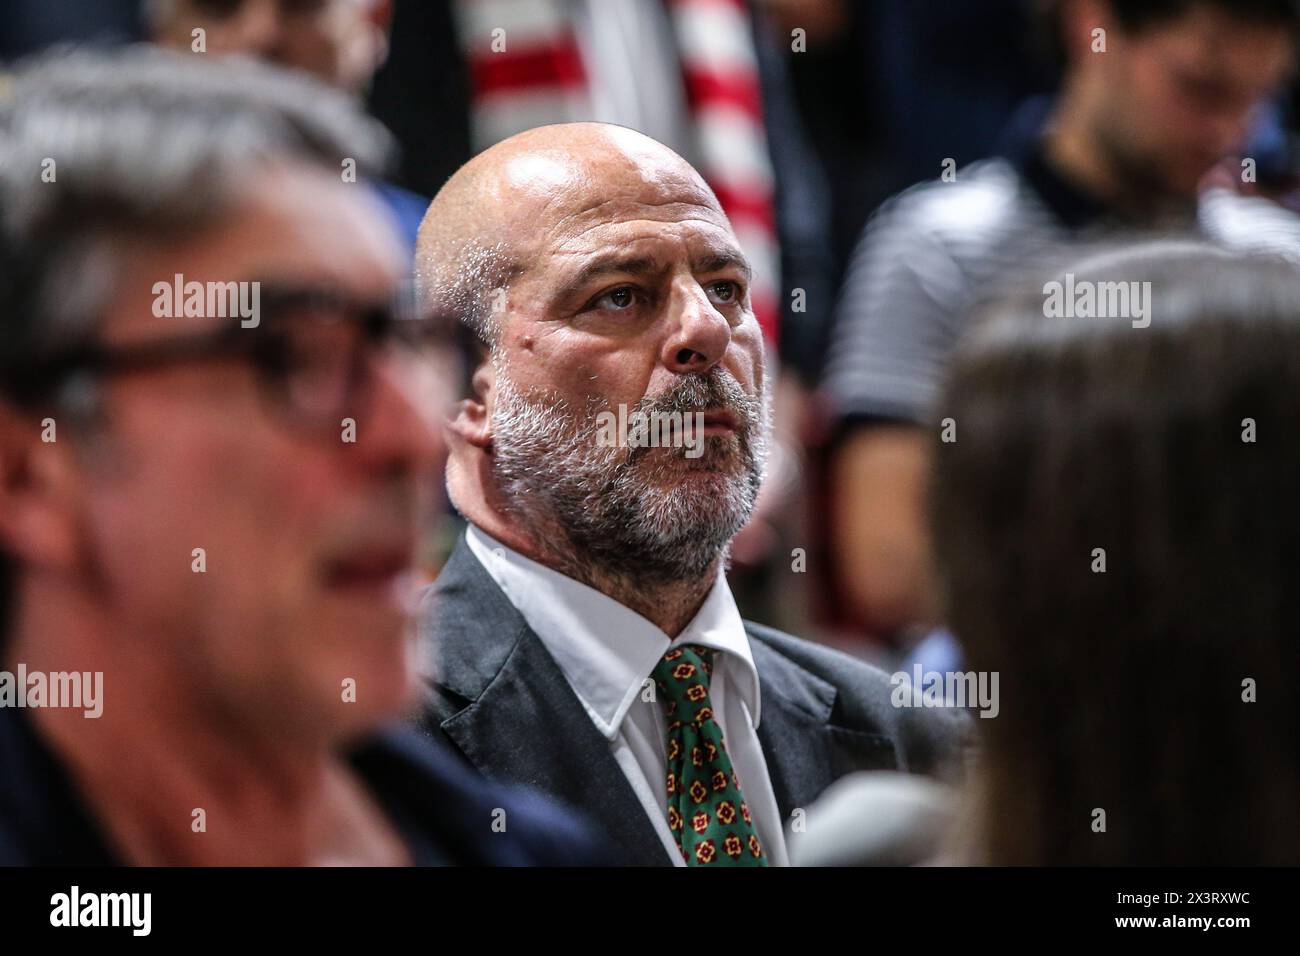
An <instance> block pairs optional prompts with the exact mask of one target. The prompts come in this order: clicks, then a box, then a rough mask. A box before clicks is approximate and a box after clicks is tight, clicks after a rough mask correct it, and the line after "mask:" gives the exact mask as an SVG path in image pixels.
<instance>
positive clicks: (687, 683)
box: [653, 644, 714, 724]
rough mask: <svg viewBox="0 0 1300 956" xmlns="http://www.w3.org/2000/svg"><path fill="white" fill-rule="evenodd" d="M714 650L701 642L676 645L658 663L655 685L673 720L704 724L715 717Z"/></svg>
mask: <svg viewBox="0 0 1300 956" xmlns="http://www.w3.org/2000/svg"><path fill="white" fill-rule="evenodd" d="M713 653H714V652H713V649H712V648H709V647H702V646H701V645H699V644H683V645H681V646H680V647H674V648H673V649H672V650H670V651H669V652H668V653H667V654H665V655H664V656H663V657H662V658H661V659H660V660H659V663H658V664H656V665H655V669H654V674H653V676H654V680H655V686H656V687H657V688H658V689H659V693H660V694H661V695H662V697H663V701H664V709H665V711H666V712H667V714H668V717H669V719H670V720H673V721H677V720H685V721H689V722H691V723H694V724H700V723H702V722H704V721H705V720H709V719H711V718H712V717H713V709H712V707H711V706H710V703H709V681H710V680H712V678H713Z"/></svg>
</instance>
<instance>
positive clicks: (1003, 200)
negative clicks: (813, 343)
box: [825, 151, 1300, 424]
mask: <svg viewBox="0 0 1300 956" xmlns="http://www.w3.org/2000/svg"><path fill="white" fill-rule="evenodd" d="M1178 234H1185V235H1190V236H1194V237H1199V238H1202V239H1208V240H1210V241H1212V242H1218V243H1221V244H1223V245H1226V246H1230V247H1233V248H1238V249H1243V250H1249V251H1260V252H1264V251H1267V252H1271V253H1273V254H1280V255H1283V256H1287V257H1289V258H1292V259H1295V260H1297V261H1300V217H1297V216H1295V215H1294V214H1293V213H1291V212H1289V211H1288V210H1286V209H1284V208H1282V207H1281V206H1278V205H1277V204H1275V203H1273V202H1271V201H1269V200H1267V199H1262V198H1248V197H1242V196H1238V195H1236V194H1235V193H1232V192H1229V191H1226V190H1214V191H1211V192H1208V193H1206V194H1205V195H1204V196H1203V197H1202V198H1201V200H1200V201H1199V204H1198V205H1197V206H1196V207H1195V208H1194V209H1192V208H1189V209H1188V210H1187V215H1186V217H1185V218H1183V219H1173V220H1164V221H1161V222H1149V223H1144V224H1143V225H1142V227H1141V228H1140V229H1139V228H1135V227H1134V225H1133V224H1132V223H1131V222H1130V223H1125V222H1122V221H1121V220H1120V219H1118V218H1117V217H1115V216H1113V215H1111V214H1110V213H1109V212H1108V211H1107V210H1106V209H1105V208H1104V207H1102V206H1101V205H1099V204H1096V203H1094V202H1093V201H1092V200H1090V199H1088V198H1087V197H1085V196H1083V195H1082V194H1081V193H1079V192H1078V191H1077V190H1075V189H1074V188H1073V187H1071V186H1069V185H1068V184H1066V183H1065V182H1064V180H1062V179H1060V177H1059V176H1057V175H1056V174H1055V173H1054V172H1052V171H1051V170H1050V169H1049V168H1048V167H1047V164H1046V161H1045V160H1044V158H1043V156H1042V153H1041V151H1032V152H1031V153H1030V154H1029V155H1028V156H1027V157H1026V158H1025V160H1024V161H1022V162H1019V163H1015V162H1012V161H1010V160H1008V159H1003V158H995V159H988V160H984V161H981V162H979V163H975V164H973V165H971V166H969V167H966V168H964V169H962V170H959V171H958V173H957V176H956V178H955V180H954V181H953V182H927V183H923V184H921V185H918V186H914V187H912V188H911V189H909V190H907V191H905V192H903V193H901V194H899V195H898V196H896V197H894V198H893V199H891V200H889V201H888V202H887V203H885V205H883V206H882V207H881V208H880V210H879V211H878V212H877V213H876V215H875V216H874V217H873V218H872V220H871V222H869V223H868V225H867V227H866V229H865V231H864V233H863V237H862V240H861V241H860V243H859V245H858V249H857V251H856V252H855V253H854V258H853V261H852V263H851V265H850V268H849V271H848V275H847V277H846V279H845V283H844V288H843V290H842V293H841V299H840V304H839V309H838V314H837V316H836V321H835V328H834V331H833V335H832V339H831V348H830V350H829V353H828V359H827V365H826V375H825V388H826V391H827V393H828V396H829V398H830V400H831V403H832V406H833V410H834V413H835V415H836V417H837V418H838V419H839V420H840V421H841V422H851V421H855V420H858V421H861V420H876V419H885V420H894V421H905V422H913V423H917V424H924V423H925V422H926V421H928V420H929V418H930V411H931V406H932V404H933V402H934V401H935V399H936V397H937V393H938V389H939V386H940V383H941V379H942V375H943V370H944V367H945V365H946V363H947V361H948V357H949V355H950V354H951V353H952V350H953V348H954V347H955V345H956V343H957V341H958V339H959V338H960V336H961V333H962V330H963V328H964V326H965V323H966V320H967V317H968V316H969V315H971V314H972V312H973V311H975V310H977V309H978V307H979V306H980V305H981V304H982V303H983V302H986V301H987V300H989V299H990V298H994V297H996V296H998V295H999V294H1001V293H1003V292H1006V291H1008V290H1009V289H1010V288H1012V287H1016V286H1022V285H1026V284H1028V283H1029V282H1031V281H1037V282H1039V283H1042V282H1046V281H1048V280H1050V279H1051V278H1054V277H1056V276H1057V275H1058V274H1059V273H1061V272H1063V271H1064V269H1063V268H1061V267H1062V265H1063V264H1065V263H1066V262H1068V259H1067V256H1069V255H1071V254H1078V253H1081V252H1083V251H1085V250H1087V249H1089V248H1092V247H1095V245H1096V244H1097V243H1100V242H1102V241H1104V240H1110V241H1115V240H1135V239H1140V238H1142V237H1143V236H1146V237H1148V238H1150V237H1152V236H1155V235H1159V236H1165V237H1167V236H1170V235H1178Z"/></svg>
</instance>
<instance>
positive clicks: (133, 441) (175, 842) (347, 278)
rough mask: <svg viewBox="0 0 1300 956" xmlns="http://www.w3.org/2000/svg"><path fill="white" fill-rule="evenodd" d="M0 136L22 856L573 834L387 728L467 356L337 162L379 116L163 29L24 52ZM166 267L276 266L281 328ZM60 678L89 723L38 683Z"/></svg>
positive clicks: (3, 529) (7, 720)
mask: <svg viewBox="0 0 1300 956" xmlns="http://www.w3.org/2000/svg"><path fill="white" fill-rule="evenodd" d="M0 129H2V130H3V131H4V135H3V137H0V142H3V146H2V147H0V201H2V202H3V210H2V220H3V228H2V229H0V238H2V239H3V243H2V244H0V277H2V279H0V319H2V320H3V323H4V330H3V335H4V343H5V344H4V353H3V358H2V360H0V560H2V561H3V565H4V568H3V577H4V582H3V583H4V592H5V593H4V598H3V606H4V620H3V622H0V623H2V630H0V634H2V635H3V636H2V637H0V677H4V676H8V678H9V681H8V688H9V690H10V691H11V693H10V695H9V697H8V698H6V697H4V696H3V695H0V863H5V864H23V865H29V864H53V863H59V864H98V863H128V864H199V865H207V864H221V865H232V864H233V865H243V864H255V865H256V864H264V865H304V864H321V863H324V864H333V863H361V864H408V863H452V862H462V863H500V864H527V863H543V862H545V863H560V862H567V861H570V860H573V859H578V858H581V857H582V854H583V853H584V852H585V849H584V848H585V847H586V846H587V845H588V844H587V843H586V842H585V837H584V835H583V831H582V829H581V827H580V826H579V825H578V824H576V823H574V822H573V821H572V820H571V819H570V818H569V817H568V816H567V814H565V813H563V812H562V811H559V810H557V809H554V808H553V807H551V806H550V805H548V804H546V803H544V802H542V801H540V800H539V799H538V798H536V797H532V796H528V795H521V794H503V793H499V792H497V791H496V790H494V789H492V788H490V787H489V786H488V785H486V784H484V783H482V782H481V781H480V780H479V778H477V777H474V776H472V775H471V774H470V773H469V772H468V771H466V770H464V769H463V768H462V767H461V766H460V765H459V764H458V763H457V762H455V761H452V760H450V759H449V758H447V757H445V756H444V755H443V754H442V752H441V751H438V750H434V749H431V747H430V745H429V744H428V743H427V742H426V741H423V740H420V739H418V738H417V737H414V736H412V732H410V731H403V730H388V729H385V728H386V727H387V725H388V724H389V722H391V721H394V720H397V719H399V718H400V717H402V716H403V715H404V714H405V712H406V711H407V709H408V707H409V706H410V705H411V703H412V702H413V700H414V697H413V695H414V693H415V691H416V687H417V684H416V679H415V674H416V668H415V661H414V660H413V644H412V641H411V640H410V635H409V633H408V628H407V623H408V612H409V611H410V606H409V600H410V597H411V591H410V587H411V585H412V583H413V582H410V581H409V580H408V577H409V575H408V569H409V568H410V566H411V564H412V548H413V542H414V540H415V532H416V528H417V526H418V524H419V522H420V519H421V515H422V514H423V512H424V510H425V507H426V505H427V502H426V501H424V500H423V499H424V498H427V497H431V496H432V494H433V491H434V489H436V487H437V484H438V483H437V481H436V480H435V477H434V476H435V474H436V472H437V469H438V468H439V467H440V465H441V462H442V459H443V448H442V446H441V443H440V441H439V440H438V438H437V431H436V429H435V428H433V427H431V422H432V420H433V416H434V415H436V414H437V412H438V409H439V408H440V406H441V404H442V401H443V399H444V398H446V397H448V396H447V395H446V394H444V393H445V392H447V391H449V389H450V387H451V386H450V382H449V381H448V379H449V377H450V375H451V374H452V373H453V371H454V367H455V363H454V360H453V359H452V357H451V350H450V349H449V347H448V340H447V339H446V338H445V337H443V335H442V332H441V326H440V324H439V323H438V322H436V321H435V320H433V319H430V318H421V317H417V316H416V315H414V313H413V312H412V311H411V310H408V309H406V308H404V307H403V303H404V302H406V301H407V300H406V299H405V297H404V296H402V295H401V294H400V292H401V288H402V284H403V276H404V275H405V272H406V268H407V264H406V262H405V261H404V259H403V256H402V254H401V252H400V244H399V242H398V240H397V239H396V237H395V236H394V234H393V232H392V229H391V226H390V225H389V223H387V222H386V221H385V219H384V218H383V216H382V215H381V214H380V212H379V209H378V206H377V204H376V203H375V202H374V199H373V197H372V196H370V195H369V194H368V193H367V192H364V191H359V189H358V187H357V186H356V184H354V183H347V182H345V181H344V180H343V178H342V177H341V176H340V162H341V157H345V156H346V157H352V158H355V159H356V160H357V161H358V163H359V164H361V165H362V166H368V167H371V168H374V167H375V166H376V165H377V164H378V162H379V161H380V160H381V158H382V154H383V152H384V150H385V149H386V140H385V138H384V137H383V135H382V131H380V130H378V129H377V127H376V126H375V125H374V124H373V123H372V122H370V121H368V120H366V119H365V118H364V117H363V116H362V115H361V114H360V113H359V112H358V111H357V109H356V108H355V106H354V104H353V103H352V102H351V101H350V100H348V99H347V98H346V97H344V96H342V95H340V94H337V93H334V92H332V91H329V90H326V89H323V88H319V87H318V86H317V85H316V84H314V83H311V82H309V81H308V80H306V79H303V78H296V77H292V76H288V75H285V74H281V73H279V72H278V71H275V70H272V69H270V68H266V67H262V66H258V65H252V66H250V68H249V69H246V70H241V71H231V70H226V69H221V68H218V67H216V66H214V65H211V64H205V63H201V62H194V61H188V62H187V61H185V60H183V59H182V58H179V57H177V56H175V55H174V54H170V53H166V52H164V51H160V50H156V49H147V48H145V49H133V50H128V51H127V52H125V53H121V54H117V55H104V54H88V53H74V54H63V55H60V56H57V57H54V58H47V59H45V60H43V61H40V62H38V63H36V64H34V65H32V66H31V67H29V68H28V69H27V70H26V71H24V72H22V73H20V74H19V75H18V76H17V77H16V78H15V81H14V84H13V86H12V87H11V88H10V90H9V91H8V94H7V96H6V98H5V99H4V101H3V102H2V103H0ZM176 277H184V279H185V282H186V283H187V284H188V283H191V282H193V283H199V284H201V285H203V284H207V283H216V284H221V285H223V286H224V285H227V284H230V283H236V284H238V283H256V288H257V289H258V295H257V296H256V301H257V303H258V311H259V314H258V316H257V321H256V322H255V323H247V322H241V320H240V318H239V317H238V316H233V317H232V316H229V315H217V316H213V315H211V314H208V313H207V310H206V309H202V308H183V309H180V310H176V309H170V310H168V309H158V308H156V307H155V306H156V305H157V293H156V291H155V289H156V286H157V284H158V283H160V282H161V283H171V282H172V281H173V280H174V279H175V278H176ZM186 304H189V305H193V304H194V303H188V302H187V303H186ZM168 312H170V313H171V314H166V313H168ZM439 370H441V374H439ZM16 674H23V675H29V676H28V677H27V678H26V681H28V682H31V681H35V683H28V682H24V684H23V685H22V686H17V687H15V684H14V680H13V675H16ZM61 674H82V675H100V676H101V677H102V688H103V693H102V700H101V701H100V705H101V707H100V710H101V713H100V714H99V715H98V716H91V715H90V714H88V713H87V712H86V711H85V709H76V708H71V707H65V706H58V705H59V703H60V702H59V701H57V700H55V699H53V698H52V696H50V695H48V694H45V695H42V694H38V693H35V690H36V688H37V684H38V683H39V681H37V678H38V677H40V676H41V675H45V676H47V677H50V679H54V678H53V676H52V675H61ZM32 675H34V676H32ZM0 683H3V681H0ZM15 690H16V694H15V693H13V691H15ZM502 811H505V813H506V814H507V816H508V819H509V827H508V831H507V833H499V832H496V831H497V829H499V828H498V827H494V826H493V824H494V821H498V820H499V817H500V813H501V812H502Z"/></svg>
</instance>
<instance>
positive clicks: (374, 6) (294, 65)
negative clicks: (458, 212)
mask: <svg viewBox="0 0 1300 956" xmlns="http://www.w3.org/2000/svg"><path fill="white" fill-rule="evenodd" d="M392 18H393V3H392V0H144V7H143V19H144V24H145V30H146V32H147V34H148V35H149V36H150V38H151V39H153V40H154V41H155V42H157V43H159V44H161V45H163V46H166V47H169V48H171V49H174V50H178V51H181V52H191V53H194V54H196V55H202V56H208V55H210V56H229V55H235V54H238V55H243V56H247V57H253V58H256V59H259V60H264V61H266V62H267V63H274V64H275V65H277V66H281V67H284V68H285V69H291V70H301V71H302V72H304V73H307V74H309V75H311V76H313V77H315V78H316V79H318V80H320V81H321V82H322V83H327V84H329V85H330V86H333V87H335V88H337V89H340V90H343V91H344V92H346V93H348V94H350V95H352V96H355V97H357V98H358V99H361V98H362V97H364V96H366V94H367V93H368V91H369V89H370V86H371V83H372V81H373V80H374V77H375V73H376V71H378V70H379V68H380V67H381V66H383V64H384V61H385V60H386V59H387V57H388V32H389V29H390V27H391V25H392ZM196 31H201V41H200V39H199V38H198V37H196ZM200 43H201V46H199V44H200ZM370 185H371V186H372V187H373V188H374V189H376V190H377V191H378V193H379V195H380V197H381V199H383V201H384V204H385V205H386V206H387V207H388V208H389V210H390V212H391V213H392V214H393V216H394V218H395V219H396V220H397V225H398V229H399V230H400V232H401V234H402V235H403V236H405V237H406V238H407V239H408V241H409V244H410V248H411V249H412V250H414V248H415V234H416V231H417V230H418V229H419V228H420V218H421V217H422V216H423V215H424V210H425V209H426V208H427V207H428V204H429V201H428V199H427V198H426V197H424V196H420V195H418V194H417V193H414V192H411V191H410V190H407V189H405V188H403V187H401V186H398V185H396V184H394V183H391V182H384V181H381V180H374V181H372V182H371V183H370Z"/></svg>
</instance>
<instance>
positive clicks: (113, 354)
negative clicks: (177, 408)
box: [0, 283, 470, 427]
mask: <svg viewBox="0 0 1300 956" xmlns="http://www.w3.org/2000/svg"><path fill="white" fill-rule="evenodd" d="M412 302H413V299H412V297H411V296H410V295H409V292H408V291H406V290H404V291H403V293H402V294H399V295H395V296H393V297H391V298H390V299H389V300H387V301H383V302H374V301H363V300H360V299H357V298H356V297H354V296H349V295H347V294H342V293H339V292H337V291H335V290H332V289H328V288H324V287H286V286H281V285H270V284H267V283H261V284H260V289H259V308H258V315H257V323H256V325H255V326H253V327H247V328H246V327H244V325H243V324H241V320H240V319H239V318H238V317H233V318H214V319H211V320H210V321H212V322H214V323H220V327H218V328H215V329H213V330H211V331H210V332H203V333H197V334H186V335H175V336H165V337H160V338H157V339H151V340H149V341H144V342H133V343H129V344H122V345H114V344H109V343H104V342H91V343H86V344H84V345H80V346H76V347H73V348H69V349H66V350H64V351H62V352H60V353H58V354H56V355H53V356H51V357H50V358H48V359H46V360H44V361H41V362H38V363H36V364H35V365H32V366H28V367H26V368H21V369H19V368H14V369H8V370H6V371H4V372H3V373H0V375H3V378H4V379H5V382H4V384H5V389H6V391H8V392H9V393H10V394H11V395H13V396H15V397H17V398H18V399H19V400H20V401H24V402H26V403H30V402H33V401H36V400H38V399H39V398H41V397H44V396H48V395H50V394H54V393H57V391H58V390H59V389H60V388H61V387H62V386H63V385H64V384H66V383H67V381H68V380H69V379H70V378H72V377H73V376H76V375H78V374H87V373H89V374H90V375H93V376H105V375H122V374H130V373H133V372H141V371H148V370H151V369H159V368H164V367H166V366H169V365H175V364H182V363H187V362H203V361H212V360H221V359H235V360H242V361H248V362H249V363H251V365H252V366H253V368H254V369H255V371H256V372H257V373H258V378H259V381H260V383H261V384H262V386H263V387H264V389H265V390H266V391H267V392H268V393H269V395H270V396H271V397H272V399H273V403H274V404H275V406H276V407H277V409H278V410H279V411H280V412H281V413H282V414H284V415H285V416H287V417H288V418H290V419H292V420H294V421H295V422H297V423H301V424H305V425H332V426H335V427H337V426H338V424H339V420H340V419H341V418H343V417H345V416H348V415H355V414H356V411H357V408H358V407H359V405H360V404H361V403H363V402H364V400H365V397H366V395H365V393H366V390H367V389H368V387H369V385H370V384H371V382H372V379H373V374H374V368H375V360H376V358H377V357H378V356H380V355H382V354H385V353H388V354H402V353H404V354H406V355H407V356H408V357H411V358H415V359H417V360H419V359H420V358H421V356H423V357H425V358H431V357H432V353H433V352H435V351H441V352H446V353H448V354H450V355H452V356H453V364H462V365H463V362H464V361H465V358H466V356H467V349H468V348H469V347H470V346H469V342H468V339H467V336H468V334H469V333H468V331H467V330H466V329H465V328H464V326H463V325H462V323H460V322H459V321H457V320H456V319H455V317H453V316H447V315H427V314H421V313H420V312H418V311H417V310H416V309H415V308H414V307H413V305H412ZM453 371H454V368H453Z"/></svg>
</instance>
